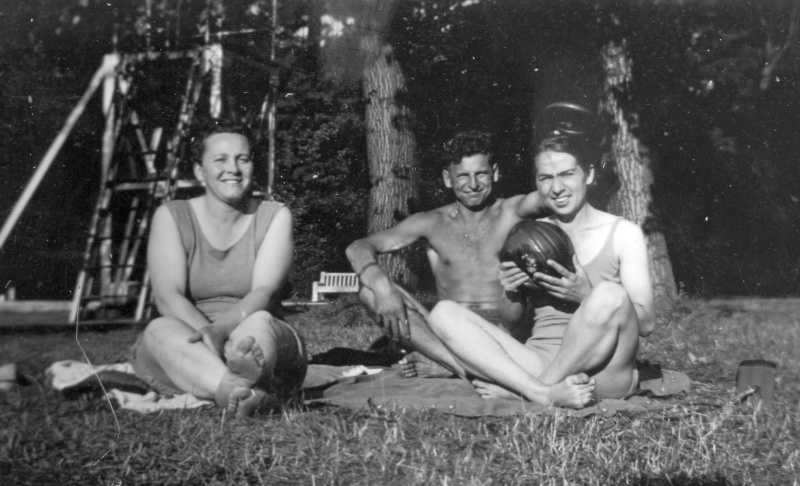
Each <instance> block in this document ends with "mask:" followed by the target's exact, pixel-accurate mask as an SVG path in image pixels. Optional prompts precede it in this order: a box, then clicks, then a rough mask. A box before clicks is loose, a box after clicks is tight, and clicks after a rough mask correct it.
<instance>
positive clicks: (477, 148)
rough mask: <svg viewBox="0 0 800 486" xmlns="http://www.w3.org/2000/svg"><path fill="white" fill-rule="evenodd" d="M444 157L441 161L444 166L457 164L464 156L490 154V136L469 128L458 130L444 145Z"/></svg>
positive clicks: (489, 155)
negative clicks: (467, 129)
mask: <svg viewBox="0 0 800 486" xmlns="http://www.w3.org/2000/svg"><path fill="white" fill-rule="evenodd" d="M444 149H445V154H446V156H445V158H444V160H443V162H442V165H443V167H444V168H447V167H449V166H450V165H452V164H458V163H460V162H461V159H463V158H464V157H470V156H473V155H477V154H483V155H486V156H487V157H489V158H490V159H491V156H492V136H491V134H489V133H488V132H482V131H480V130H470V131H466V132H459V133H458V134H456V136H455V137H453V138H452V139H451V140H450V141H449V142H447V143H446V144H445V146H444Z"/></svg>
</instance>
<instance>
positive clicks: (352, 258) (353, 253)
mask: <svg viewBox="0 0 800 486" xmlns="http://www.w3.org/2000/svg"><path fill="white" fill-rule="evenodd" d="M363 246H364V242H363V241H362V240H356V241H354V242H352V243H350V244H349V245H347V248H345V250H344V254H345V256H346V257H347V260H348V261H349V262H350V265H355V263H356V260H357V259H358V255H359V254H360V253H361V249H362V248H363Z"/></svg>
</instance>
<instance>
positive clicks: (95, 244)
mask: <svg viewBox="0 0 800 486" xmlns="http://www.w3.org/2000/svg"><path fill="white" fill-rule="evenodd" d="M171 54H172V55H173V56H174V58H184V59H186V60H188V61H189V69H188V77H187V78H186V84H185V89H184V93H183V97H182V99H181V101H180V107H179V109H178V110H177V113H178V117H177V121H174V125H173V126H172V127H171V133H165V132H166V130H165V125H166V123H161V124H159V125H153V126H146V125H145V124H144V123H143V121H142V120H141V119H140V115H139V110H138V107H137V105H141V104H142V103H144V102H146V101H147V100H143V99H142V98H143V97H146V96H147V93H146V92H144V91H137V87H136V86H135V76H136V75H137V74H136V73H132V72H131V70H132V69H133V67H134V64H135V67H136V68H137V69H141V68H142V63H141V62H128V63H127V64H126V62H125V61H123V62H122V63H121V67H120V69H119V70H118V74H117V76H116V77H108V78H107V80H106V83H105V85H104V92H103V112H104V114H105V119H106V125H105V130H104V134H103V148H102V187H101V190H100V192H99V195H98V198H97V200H96V203H95V208H94V212H93V215H92V219H91V222H90V225H89V229H88V235H87V242H86V247H85V250H84V253H83V261H82V266H81V269H80V271H79V273H78V278H77V281H76V284H75V291H74V294H73V299H72V305H71V307H70V316H69V319H70V322H76V320H87V319H88V320H100V321H113V322H120V321H134V322H139V321H143V320H147V319H148V318H149V317H150V310H151V308H152V306H151V305H150V304H151V300H152V298H151V296H150V292H149V287H150V285H149V273H148V271H147V266H146V251H147V242H146V239H147V237H148V230H149V224H150V218H151V217H152V214H153V212H154V211H155V209H156V208H157V207H158V206H159V205H160V204H163V203H164V202H166V201H169V200H170V199H172V198H174V197H175V195H176V192H177V191H179V190H191V189H192V188H196V187H199V183H198V182H197V181H195V180H193V179H189V178H187V177H184V174H181V173H180V168H181V166H182V165H186V164H181V162H182V161H184V160H185V153H186V151H187V141H186V131H187V128H188V127H189V125H190V124H191V121H192V119H193V117H194V112H195V108H196V106H197V102H198V99H199V97H200V93H201V90H202V86H203V83H202V77H203V72H202V71H203V66H202V61H203V59H202V57H201V56H202V51H186V52H182V53H171ZM165 57H167V56H165ZM174 58H173V59H172V60H174ZM167 60H169V59H167ZM128 61H140V60H139V59H128ZM147 61H150V60H147ZM160 121H161V122H164V121H165V120H160Z"/></svg>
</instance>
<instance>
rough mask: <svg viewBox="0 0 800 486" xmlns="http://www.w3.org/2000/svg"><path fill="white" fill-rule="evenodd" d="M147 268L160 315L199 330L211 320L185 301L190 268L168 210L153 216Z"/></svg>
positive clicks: (165, 209) (176, 228) (160, 208)
mask: <svg viewBox="0 0 800 486" xmlns="http://www.w3.org/2000/svg"><path fill="white" fill-rule="evenodd" d="M147 265H148V269H149V270H150V278H151V282H152V285H153V295H154V296H155V300H156V306H157V307H158V311H159V312H160V313H161V315H163V316H170V317H174V318H176V319H180V320H181V321H183V322H185V323H187V324H189V325H190V326H192V327H193V328H194V329H200V328H202V327H204V326H207V325H208V324H209V322H208V319H206V317H205V316H204V315H203V314H202V313H201V312H200V311H199V310H198V309H197V307H195V306H194V304H193V303H192V302H191V301H190V300H189V299H188V298H186V280H187V273H188V268H187V265H186V252H185V251H184V249H183V243H182V242H181V235H180V233H179V232H178V226H177V225H176V224H175V220H174V219H173V217H172V214H170V212H169V209H167V208H166V207H165V206H161V207H159V208H158V209H157V210H156V212H155V214H154V215H153V221H152V223H151V229H150V239H149V241H148V245H147Z"/></svg>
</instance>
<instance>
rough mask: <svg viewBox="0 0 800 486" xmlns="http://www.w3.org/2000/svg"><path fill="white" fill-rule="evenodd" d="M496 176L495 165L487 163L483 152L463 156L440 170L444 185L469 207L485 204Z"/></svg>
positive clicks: (487, 158)
mask: <svg viewBox="0 0 800 486" xmlns="http://www.w3.org/2000/svg"><path fill="white" fill-rule="evenodd" d="M497 176H498V172H497V165H492V164H491V163H489V157H488V156H487V155H485V154H475V155H470V156H469V157H464V158H463V159H461V162H459V163H458V164H450V165H449V166H448V167H447V168H446V169H444V170H443V171H442V178H443V179H444V185H445V186H446V187H448V188H450V189H452V190H453V194H455V196H456V199H457V200H458V202H460V203H461V204H462V205H464V206H465V207H467V208H470V209H476V208H480V207H482V206H484V205H485V204H486V201H487V200H488V199H489V195H490V194H491V193H492V184H494V183H495V182H496V181H497Z"/></svg>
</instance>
